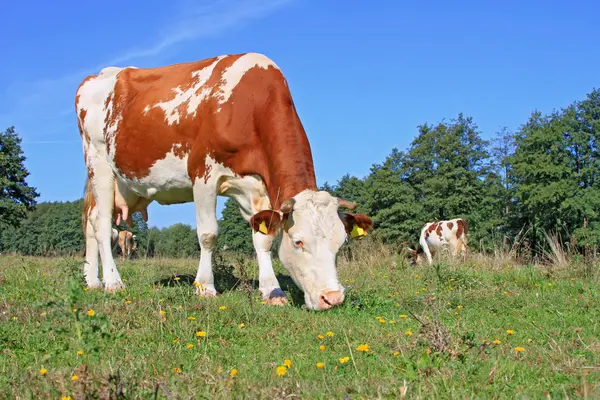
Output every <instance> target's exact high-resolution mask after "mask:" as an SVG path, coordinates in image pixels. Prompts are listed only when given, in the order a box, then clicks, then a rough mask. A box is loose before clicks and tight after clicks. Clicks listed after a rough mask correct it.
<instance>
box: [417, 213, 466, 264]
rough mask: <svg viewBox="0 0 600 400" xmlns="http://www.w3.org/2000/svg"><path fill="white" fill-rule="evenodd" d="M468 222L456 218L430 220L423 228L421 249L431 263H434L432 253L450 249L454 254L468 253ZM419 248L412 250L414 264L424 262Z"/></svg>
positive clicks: (463, 254)
mask: <svg viewBox="0 0 600 400" xmlns="http://www.w3.org/2000/svg"><path fill="white" fill-rule="evenodd" d="M467 231H468V224H467V221H466V220H464V219H460V218H456V219H451V220H449V221H439V222H428V223H426V224H425V226H423V229H421V237H420V238H419V245H420V249H419V250H421V251H422V252H423V253H425V257H426V258H427V262H428V263H429V265H431V264H432V263H433V260H432V254H436V253H439V252H441V251H443V250H449V251H450V254H451V255H452V256H457V255H459V254H460V255H462V256H463V257H466V255H467V233H468V232H467ZM419 250H412V249H411V252H412V259H413V263H414V264H418V263H421V262H422V257H421V254H420V252H419Z"/></svg>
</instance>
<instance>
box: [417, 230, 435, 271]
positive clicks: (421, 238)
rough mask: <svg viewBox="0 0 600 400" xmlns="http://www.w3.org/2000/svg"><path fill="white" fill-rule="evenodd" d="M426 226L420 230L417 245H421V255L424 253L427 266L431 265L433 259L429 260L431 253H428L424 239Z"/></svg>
mask: <svg viewBox="0 0 600 400" xmlns="http://www.w3.org/2000/svg"><path fill="white" fill-rule="evenodd" d="M427 228H428V226H427V225H425V226H424V227H423V229H421V237H420V238H419V244H420V245H421V248H422V249H423V253H425V256H426V257H427V262H428V263H429V265H431V264H432V263H433V259H432V258H431V251H429V246H428V245H427V239H426V238H425V231H426V230H427Z"/></svg>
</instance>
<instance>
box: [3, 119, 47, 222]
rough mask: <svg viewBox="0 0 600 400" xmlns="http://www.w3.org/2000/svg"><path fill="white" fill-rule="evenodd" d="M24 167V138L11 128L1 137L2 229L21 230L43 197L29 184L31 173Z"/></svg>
mask: <svg viewBox="0 0 600 400" xmlns="http://www.w3.org/2000/svg"><path fill="white" fill-rule="evenodd" d="M24 163H25V156H24V155H23V150H22V149H21V138H20V137H19V135H18V134H17V133H16V132H15V128H14V127H10V128H8V129H7V130H6V131H5V132H1V133H0V226H1V225H5V226H6V225H10V226H13V227H16V226H19V224H20V222H21V220H22V219H23V218H25V216H26V215H27V211H31V210H33V207H34V206H35V204H36V200H35V199H36V198H37V197H39V194H38V193H37V192H36V190H35V188H33V187H30V186H29V185H28V184H27V182H26V179H27V177H28V176H29V172H28V171H27V169H26V168H25V164H24Z"/></svg>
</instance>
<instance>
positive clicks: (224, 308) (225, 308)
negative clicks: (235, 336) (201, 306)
mask: <svg viewBox="0 0 600 400" xmlns="http://www.w3.org/2000/svg"><path fill="white" fill-rule="evenodd" d="M219 310H221V311H223V310H227V306H221V307H219Z"/></svg>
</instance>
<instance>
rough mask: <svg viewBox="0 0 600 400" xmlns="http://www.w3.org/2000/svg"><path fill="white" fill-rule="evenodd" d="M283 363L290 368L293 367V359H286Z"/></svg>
mask: <svg viewBox="0 0 600 400" xmlns="http://www.w3.org/2000/svg"><path fill="white" fill-rule="evenodd" d="M283 364H284V365H285V366H286V367H288V368H292V361H291V360H285V361H284V362H283Z"/></svg>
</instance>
